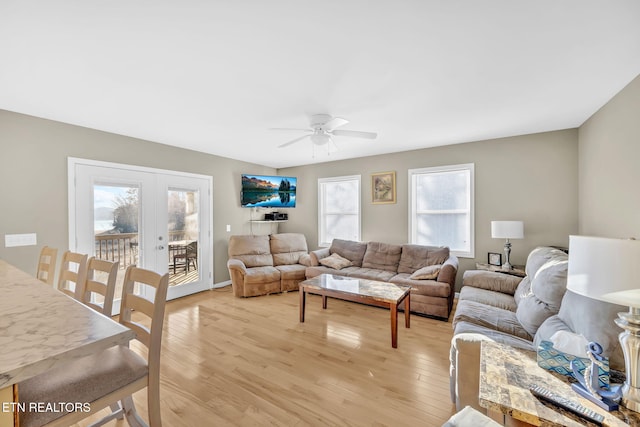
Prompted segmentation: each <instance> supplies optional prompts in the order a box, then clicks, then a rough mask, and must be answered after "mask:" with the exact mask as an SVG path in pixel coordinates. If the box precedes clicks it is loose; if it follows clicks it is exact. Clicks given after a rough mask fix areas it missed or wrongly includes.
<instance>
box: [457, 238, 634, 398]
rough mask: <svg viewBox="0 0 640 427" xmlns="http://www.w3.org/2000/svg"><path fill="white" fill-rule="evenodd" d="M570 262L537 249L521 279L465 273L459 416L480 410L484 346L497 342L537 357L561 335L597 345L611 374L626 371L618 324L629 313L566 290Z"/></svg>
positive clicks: (553, 252)
mask: <svg viewBox="0 0 640 427" xmlns="http://www.w3.org/2000/svg"><path fill="white" fill-rule="evenodd" d="M567 266H568V257H567V254H565V253H564V252H562V251H560V250H558V249H554V248H550V247H539V248H536V249H534V250H533V251H532V252H531V253H530V254H529V257H528V258H527V264H526V267H525V271H526V273H527V276H526V277H525V278H523V279H521V278H519V277H516V276H511V275H507V274H502V273H495V272H489V271H477V270H469V271H466V272H465V274H464V276H463V287H462V289H461V291H460V296H459V299H458V305H457V308H456V313H455V315H454V318H453V328H454V335H453V339H452V341H451V354H450V371H449V372H450V385H451V399H452V401H453V402H454V403H455V404H456V407H457V408H458V410H460V409H462V408H464V407H465V406H467V405H469V406H472V407H474V408H476V409H479V410H484V409H483V408H481V407H480V405H479V404H478V389H479V377H480V374H479V372H480V342H481V341H484V340H490V341H496V342H500V343H503V344H507V345H510V346H514V347H517V348H521V349H525V350H530V351H535V350H536V348H537V346H538V344H539V343H540V342H541V341H548V340H549V339H550V338H551V336H552V335H553V334H554V333H555V332H557V331H569V332H573V333H576V334H579V335H583V336H584V337H585V338H586V339H587V340H589V341H596V342H598V343H600V344H601V345H602V346H603V348H604V354H605V355H606V356H608V357H609V358H610V366H611V368H613V369H617V370H624V358H623V354H622V350H621V348H620V343H619V342H618V334H619V333H620V332H621V330H620V329H619V328H618V327H617V326H616V325H615V323H614V319H615V318H616V317H617V313H618V312H620V311H627V310H626V308H625V307H621V306H618V305H614V304H608V303H604V302H601V301H596V300H592V299H590V298H586V297H583V296H581V295H578V294H575V293H573V292H571V291H567V290H566V282H567Z"/></svg>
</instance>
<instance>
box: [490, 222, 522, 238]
mask: <svg viewBox="0 0 640 427" xmlns="http://www.w3.org/2000/svg"><path fill="white" fill-rule="evenodd" d="M491 237H493V238H494V239H523V238H524V223H523V222H522V221H491Z"/></svg>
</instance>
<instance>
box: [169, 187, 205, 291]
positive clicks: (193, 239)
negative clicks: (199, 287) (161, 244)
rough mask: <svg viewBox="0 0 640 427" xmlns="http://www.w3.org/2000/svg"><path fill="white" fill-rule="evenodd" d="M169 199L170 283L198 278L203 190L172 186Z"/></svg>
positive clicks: (174, 283)
mask: <svg viewBox="0 0 640 427" xmlns="http://www.w3.org/2000/svg"><path fill="white" fill-rule="evenodd" d="M167 200H168V220H169V221H168V231H167V234H168V236H169V243H168V246H169V286H179V285H183V284H186V283H192V282H198V281H200V272H199V269H198V261H199V259H198V258H199V256H198V238H199V236H200V220H199V217H198V214H199V209H198V205H199V201H200V195H199V191H197V190H195V191H192V190H179V189H171V188H170V189H169V191H168V198H167Z"/></svg>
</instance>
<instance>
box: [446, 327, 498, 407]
mask: <svg viewBox="0 0 640 427" xmlns="http://www.w3.org/2000/svg"><path fill="white" fill-rule="evenodd" d="M482 341H493V340H492V339H491V338H489V337H487V336H486V335H483V334H476V333H461V334H457V335H454V336H453V338H452V339H451V351H450V354H449V388H450V391H451V402H453V403H455V405H456V409H457V410H458V411H459V410H461V409H462V408H464V407H465V406H471V407H472V408H475V409H477V410H479V411H482V413H486V409H484V408H482V407H481V406H480V404H479V402H478V394H479V391H480V343H481V342H482Z"/></svg>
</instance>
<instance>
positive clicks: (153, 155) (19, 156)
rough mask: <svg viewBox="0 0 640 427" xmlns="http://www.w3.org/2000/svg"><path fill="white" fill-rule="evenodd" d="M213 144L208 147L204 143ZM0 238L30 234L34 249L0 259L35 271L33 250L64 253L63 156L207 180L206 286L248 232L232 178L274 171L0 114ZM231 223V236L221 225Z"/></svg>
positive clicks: (223, 275)
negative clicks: (210, 270) (210, 248)
mask: <svg viewBox="0 0 640 427" xmlns="http://www.w3.org/2000/svg"><path fill="white" fill-rule="evenodd" d="M212 143H213V142H212ZM0 149H1V150H0V153H1V154H0V155H1V156H2V162H1V164H0V180H1V182H2V187H1V188H0V236H2V238H4V235H5V234H11V233H31V232H35V233H37V235H38V246H37V247H34V246H26V247H16V248H5V247H4V241H3V242H0V258H2V259H4V260H6V261H8V262H10V263H12V264H14V265H16V266H18V267H19V268H22V269H23V270H25V271H28V272H31V273H35V267H36V260H37V255H38V251H39V248H40V247H42V246H43V245H49V246H53V247H57V248H59V249H60V250H61V251H63V250H66V249H67V248H68V241H69V238H68V235H69V233H68V228H69V227H68V223H67V214H68V213H67V211H68V208H67V192H68V191H67V157H80V158H85V159H93V160H102V161H108V162H117V163H125V164H131V165H137V166H147V167H153V168H160V169H169V170H177V171H183V172H190V173H198V174H203V175H209V176H212V177H213V205H214V208H213V230H212V231H213V237H214V273H215V277H214V282H216V283H219V282H222V281H225V280H228V279H229V273H228V270H227V267H226V262H227V241H228V237H229V235H230V234H243V233H248V232H249V228H248V224H249V222H248V221H249V214H250V212H249V210H248V209H242V208H240V174H242V173H265V174H273V173H275V169H272V168H268V167H265V166H259V165H254V164H250V163H245V162H239V161H235V160H230V159H227V158H223V157H218V156H212V155H207V154H203V153H199V152H195V151H189V150H184V149H179V148H174V147H170V146H167V145H162V144H156V143H152V142H148V141H143V140H139V139H134V138H129V137H125V136H121V135H115V134H111V133H106V132H101V131H97V130H92V129H87V128H82V127H78V126H72V125H68V124H63V123H59V122H54V121H49V120H43V119H38V118H34V117H30V116H25V115H21V114H16V113H11V112H8V111H3V110H0ZM227 224H229V225H231V230H232V232H231V233H227V232H226V225H227Z"/></svg>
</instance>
